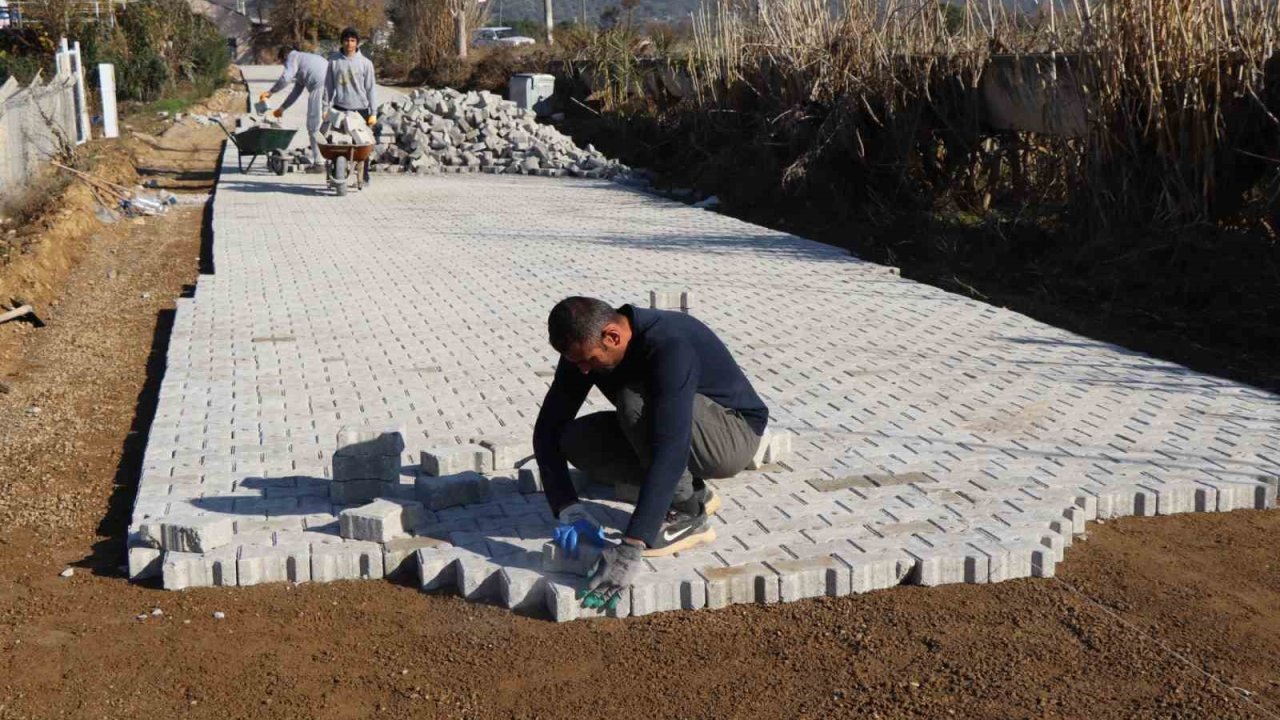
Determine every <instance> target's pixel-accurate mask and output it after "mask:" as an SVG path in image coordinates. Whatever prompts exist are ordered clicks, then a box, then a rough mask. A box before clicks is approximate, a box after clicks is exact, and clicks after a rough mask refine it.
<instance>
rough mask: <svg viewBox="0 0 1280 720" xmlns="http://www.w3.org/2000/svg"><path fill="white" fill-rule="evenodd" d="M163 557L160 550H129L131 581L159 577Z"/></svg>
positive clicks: (132, 548)
mask: <svg viewBox="0 0 1280 720" xmlns="http://www.w3.org/2000/svg"><path fill="white" fill-rule="evenodd" d="M162 555H163V553H162V551H161V550H160V549H159V548H151V547H131V548H129V579H130V580H146V579H147V578H153V577H157V576H159V575H160V573H161V567H162V565H163V560H162Z"/></svg>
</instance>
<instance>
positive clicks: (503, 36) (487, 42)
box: [471, 27, 536, 47]
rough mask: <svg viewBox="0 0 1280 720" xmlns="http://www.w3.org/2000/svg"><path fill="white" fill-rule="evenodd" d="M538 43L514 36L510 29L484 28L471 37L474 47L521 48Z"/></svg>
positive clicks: (524, 37) (522, 36)
mask: <svg viewBox="0 0 1280 720" xmlns="http://www.w3.org/2000/svg"><path fill="white" fill-rule="evenodd" d="M535 42H536V41H535V40H534V39H533V38H531V37H526V36H524V35H512V34H511V28H509V27H482V28H479V29H477V30H476V32H475V34H474V35H472V37H471V45H472V47H490V46H497V45H502V46H506V47H519V46H521V45H532V44H534V43H535Z"/></svg>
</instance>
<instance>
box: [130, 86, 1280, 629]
mask: <svg viewBox="0 0 1280 720" xmlns="http://www.w3.org/2000/svg"><path fill="white" fill-rule="evenodd" d="M251 79H253V80H254V81H255V85H254V88H253V92H254V94H256V92H257V91H258V84H257V81H259V80H262V79H269V78H267V76H266V75H264V74H263V73H261V72H257V71H252V72H251ZM292 119H293V121H294V122H297V123H300V122H301V118H300V117H296V118H292ZM224 167H225V164H224ZM213 222H214V246H213V249H214V263H215V274H213V275H204V276H201V278H200V281H199V285H198V289H197V292H196V294H195V297H194V299H190V300H182V301H180V305H179V310H178V314H177V321H176V324H175V327H174V330H173V338H172V341H171V346H170V350H169V358H168V369H167V372H166V376H165V380H164V384H163V387H162V389H161V393H160V404H159V408H158V411H157V415H156V418H155V422H154V425H153V427H152V431H151V437H150V440H149V444H148V448H147V455H146V467H145V470H144V473H143V477H142V482H141V486H140V489H139V493H138V500H137V504H136V506H135V508H134V529H135V530H138V531H141V530H143V529H144V526H152V527H154V526H155V525H157V524H158V523H160V522H162V521H163V520H164V519H166V518H175V517H177V518H183V517H191V516H193V515H195V516H198V517H200V518H203V519H205V520H209V521H216V520H219V519H225V518H230V519H231V520H232V521H233V522H234V528H235V530H236V533H235V535H234V536H232V537H231V538H229V540H227V541H225V542H223V543H222V544H221V545H220V546H218V547H216V548H214V549H212V550H209V551H208V552H205V553H202V554H197V553H184V552H177V551H176V550H168V551H164V552H163V557H160V556H161V554H162V553H161V551H159V550H151V549H147V548H141V547H139V548H135V549H134V550H132V551H131V561H132V563H131V564H132V566H133V569H134V570H135V571H137V572H140V573H145V572H148V571H154V570H155V569H156V568H157V566H158V565H163V569H164V582H165V584H166V586H168V587H182V586H186V585H202V584H237V583H242V584H248V583H249V582H257V581H259V580H261V579H263V578H264V577H267V578H268V579H269V578H270V577H271V574H270V573H265V574H264V570H263V568H262V564H261V563H262V559H263V558H267V559H268V560H270V559H273V558H274V559H275V560H278V561H279V562H280V563H281V567H282V568H283V570H282V572H285V573H286V574H287V576H288V577H292V578H294V579H296V580H305V579H307V578H312V579H328V578H334V577H347V576H350V577H359V576H372V577H377V576H381V575H383V574H384V573H386V572H388V571H390V570H391V569H393V568H394V567H396V566H398V565H399V564H400V562H401V561H402V560H405V559H406V556H410V555H412V554H413V552H414V551H415V550H419V549H420V550H421V552H419V553H418V554H417V558H416V559H415V558H414V557H408V559H407V562H409V563H410V564H411V565H412V564H413V563H414V562H417V561H419V560H420V561H421V562H422V563H423V569H422V570H421V574H422V580H423V582H424V585H425V586H426V587H430V588H434V587H440V586H456V587H457V589H458V590H459V591H461V592H462V593H464V594H465V595H467V596H468V597H471V598H476V599H487V600H491V601H496V602H501V603H504V604H506V605H508V606H510V607H517V608H543V607H545V608H547V609H548V610H549V611H550V612H551V614H552V615H553V616H554V617H556V618H557V619H570V618H573V617H577V616H579V615H580V614H588V611H581V613H580V612H579V611H578V610H577V609H576V605H575V603H574V602H573V600H572V592H573V588H574V586H575V585H576V583H577V582H578V580H577V579H575V578H572V577H568V576H564V575H559V574H544V573H543V572H542V570H541V563H540V550H541V547H542V545H543V543H544V542H545V541H546V538H547V536H548V534H549V530H550V514H549V512H548V511H547V509H546V505H545V502H544V500H543V498H542V496H541V495H536V494H535V495H522V494H520V493H519V492H518V489H517V487H516V483H515V482H514V481H512V480H509V479H505V478H497V479H495V480H494V481H493V486H492V487H493V497H492V500H491V501H490V502H488V503H485V504H481V505H469V506H465V507H462V508H454V509H450V510H442V511H440V512H438V513H430V514H429V515H430V517H429V518H428V521H429V524H428V525H425V526H424V530H423V534H424V535H427V536H434V537H424V538H422V539H415V540H411V541H407V542H402V543H400V544H398V545H396V546H395V547H390V546H389V547H387V548H383V547H380V546H378V545H373V544H370V543H357V542H352V541H342V540H341V538H339V537H337V535H336V532H337V522H336V515H335V513H336V512H337V511H339V510H340V509H341V508H339V507H335V506H333V505H332V504H330V501H329V499H328V485H329V481H328V477H329V475H330V457H331V454H332V452H333V450H334V448H335V444H336V435H337V432H338V430H339V429H340V428H341V427H343V426H347V425H370V424H371V425H396V426H399V427H401V428H403V430H404V432H405V441H406V444H407V446H408V447H407V449H406V451H405V454H404V457H403V465H404V466H405V469H404V477H403V479H402V482H401V484H400V487H399V488H398V489H396V488H392V490H391V492H392V493H393V494H394V493H395V492H402V493H403V494H404V495H405V496H406V497H408V496H411V495H412V493H413V489H412V483H413V480H414V478H413V474H414V472H415V471H414V467H415V466H416V464H417V461H418V453H419V451H420V450H423V449H426V448H428V447H439V446H447V445H455V444H465V443H468V442H470V441H471V439H472V438H474V437H478V436H490V437H492V436H500V435H509V434H515V435H521V436H527V435H528V434H529V433H530V431H531V426H532V422H533V419H534V417H535V415H536V412H537V408H538V404H539V402H540V400H541V396H542V394H543V392H544V391H545V388H546V387H547V384H548V382H549V379H550V374H551V370H552V368H553V367H554V363H555V359H556V358H555V357H554V355H553V353H552V351H551V350H550V348H549V347H547V344H546V342H545V338H544V323H545V316H546V312H547V310H548V309H549V308H550V307H551V305H552V304H553V303H554V302H555V301H556V300H558V299H560V298H561V297H564V296H566V295H569V294H588V295H596V296H599V297H601V298H605V299H607V300H609V301H611V302H615V303H619V304H620V303H624V302H632V303H639V304H642V305H647V301H648V294H649V291H650V290H654V289H658V290H666V289H670V290H682V289H689V290H692V291H693V292H694V299H695V301H694V303H693V308H692V310H691V312H692V313H693V314H694V315H696V316H697V317H698V318H700V319H702V320H703V321H705V322H706V323H707V324H708V325H710V326H711V327H712V328H713V329H715V330H716V331H717V332H718V333H720V335H721V336H722V337H723V338H724V339H725V341H726V342H727V344H728V345H729V347H730V348H731V350H732V351H733V352H734V353H735V355H736V356H737V358H738V359H739V361H740V363H741V364H742V365H743V367H744V369H746V371H747V373H748V374H749V375H750V377H751V379H752V381H753V383H755V386H756V388H757V389H758V390H759V391H760V393H761V394H762V395H763V396H764V398H765V399H766V401H767V402H768V403H769V405H770V407H771V409H772V412H773V422H772V427H773V428H775V429H783V430H786V431H790V432H791V433H793V434H794V452H793V454H792V456H791V457H790V458H789V459H787V460H786V461H785V463H783V464H781V465H775V466H772V467H767V468H765V469H764V470H763V471H761V472H754V473H747V474H744V475H742V476H740V477H739V478H735V479H733V480H729V481H723V482H721V483H720V484H719V490H720V492H721V494H722V496H723V497H724V499H725V507H724V509H723V510H722V511H721V512H720V513H719V514H718V515H717V516H716V517H715V518H714V519H715V524H716V527H717V532H718V536H719V539H718V541H717V542H716V543H715V544H714V545H712V546H710V547H707V548H705V549H699V550H697V551H694V552H690V553H685V554H682V555H679V556H676V557H672V558H666V559H661V560H654V561H652V562H651V563H650V567H649V570H651V572H650V573H648V574H647V575H646V576H645V577H644V578H643V579H642V580H641V582H640V583H638V585H637V586H636V588H635V590H634V592H633V593H632V596H631V597H630V598H628V602H625V603H623V604H622V605H621V606H620V607H619V608H618V609H617V610H616V611H615V614H624V615H625V614H644V613H647V612H652V611H655V610H667V609H677V608H682V607H684V608H695V607H703V606H712V607H716V606H722V605H725V604H729V603H737V602H758V601H775V600H784V601H785V600H794V599H798V598H802V597H809V596H814V595H823V594H847V593H851V592H864V591H867V590H872V589H877V588H884V587H889V586H892V585H895V584H898V583H900V582H912V583H919V584H926V585H933V584H941V583H953V582H989V581H992V582H993V581H999V580H1003V579H1008V578H1014V577H1025V576H1040V575H1050V574H1052V573H1053V570H1054V565H1055V563H1056V562H1057V561H1059V560H1061V558H1062V553H1063V549H1064V547H1065V546H1068V545H1070V544H1071V542H1072V539H1073V537H1078V536H1079V535H1080V534H1081V533H1083V532H1084V531H1085V523H1086V522H1088V521H1090V520H1093V519H1095V518H1096V517H1103V518H1109V517H1117V516H1124V515H1135V514H1136V515H1163V514H1171V513H1180V512H1191V511H1226V510H1233V509H1238V508H1255V507H1268V506H1271V505H1273V504H1274V501H1275V484H1274V483H1275V478H1276V477H1277V476H1278V475H1280V398H1277V397H1276V396H1274V395H1270V394H1267V393H1264V392H1261V391H1258V390H1256V389H1252V388H1249V387H1245V386H1241V385H1238V384H1236V383H1232V382H1228V381H1225V380H1220V379H1217V378H1213V377H1209V376H1205V375H1200V374H1197V373H1194V372H1192V371H1190V370H1188V369H1186V368H1183V367H1181V366H1178V365H1173V364H1170V363H1167V362H1162V361H1159V360H1153V359H1151V358H1148V357H1145V356H1143V355H1140V354H1137V353H1133V352H1129V351H1126V350H1123V349H1121V348H1117V347H1113V346H1110V345H1105V344H1102V343H1098V342H1094V341H1092V340H1088V339H1086V338H1082V337H1080V336H1077V335H1073V334H1071V333H1067V332H1064V331H1061V330H1058V329H1055V328H1052V327H1049V326H1046V325H1043V324H1041V323H1038V322H1035V321H1033V320H1030V319H1028V318H1026V317H1024V316H1022V315H1019V314H1017V313H1013V312H1009V311H1007V310H1003V309H1000V308H996V307H991V306H989V305H984V304H982V303H979V302H975V301H972V300H968V299H965V298H963V297H959V296H956V295H951V294H948V293H945V292H942V291H941V290H937V289H934V288H931V287H928V286H925V285H921V284H918V283H915V282H910V281H907V280H903V279H901V278H899V277H897V276H896V275H895V274H894V273H893V272H891V271H890V270H889V269H887V268H884V267H880V266H877V265H873V264H870V263H865V262H861V261H859V260H857V259H855V258H851V257H849V256H848V255H847V254H845V253H842V252H839V251H837V250H835V249H832V248H829V247H825V246H822V245H819V244H816V243H812V242H808V241H805V240H802V239H799V238H796V237H794V236H790V235H786V234H782V233H777V232H773V231H770V230H766V229H764V228H760V227H756V226H753V225H749V224H746V223H743V222H739V221H737V220H733V219H731V218H728V217H724V216H721V215H717V214H714V213H711V212H707V211H703V210H697V209H692V208H689V207H685V206H682V205H679V204H676V203H672V202H668V201H665V200H661V199H657V198H654V197H651V196H648V195H645V194H642V193H639V192H635V191H632V190H627V189H623V188H620V187H618V186H615V185H612V184H610V183H608V182H603V181H581V180H569V179H551V178H533V177H505V176H503V177H499V176H490V175H462V176H435V177H413V176H402V175H377V176H375V178H374V182H373V184H372V186H371V187H370V188H368V189H366V190H365V191H363V192H358V193H352V194H351V195H349V196H347V197H345V198H338V197H334V196H333V195H332V193H331V192H329V191H326V190H325V189H324V188H323V179H322V178H320V177H317V176H307V175H287V176H285V177H281V178H278V177H275V176H273V175H269V174H265V173H264V172H259V171H255V173H254V174H251V175H240V174H237V173H236V172H235V170H234V166H232V169H231V170H230V171H227V172H224V174H223V176H222V179H221V182H220V184H219V187H218V191H217V195H216V200H215V204H214V219H213ZM602 406H603V405H602V401H600V400H599V399H598V398H597V399H595V400H593V408H595V409H599V408H600V407H602ZM593 408H587V409H586V410H584V411H589V410H591V409H593ZM601 507H602V508H608V512H610V513H612V515H611V517H612V518H613V519H614V520H615V521H617V522H619V523H620V522H622V521H624V520H625V517H626V514H625V510H624V508H625V507H626V506H624V505H620V504H616V503H609V502H605V501H601ZM137 539H139V538H138V537H137V536H135V540H137ZM335 557H341V558H345V560H344V561H343V562H346V563H347V564H345V565H344V564H343V563H342V562H336V563H335V561H334V558H335ZM335 568H336V569H335ZM343 568H346V569H345V570H344V569H343Z"/></svg>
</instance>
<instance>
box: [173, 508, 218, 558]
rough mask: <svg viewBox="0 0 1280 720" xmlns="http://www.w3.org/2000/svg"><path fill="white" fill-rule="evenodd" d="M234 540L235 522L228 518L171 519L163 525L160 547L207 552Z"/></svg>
mask: <svg viewBox="0 0 1280 720" xmlns="http://www.w3.org/2000/svg"><path fill="white" fill-rule="evenodd" d="M234 536H235V518H234V517H232V516H229V515H194V516H171V517H167V518H164V519H163V520H161V522H160V547H162V548H164V549H165V550H172V551H176V552H184V553H187V552H189V553H202V552H208V551H210V550H213V549H215V548H218V547H221V546H223V545H226V544H227V543H229V542H231V539H232V538H233V537H234Z"/></svg>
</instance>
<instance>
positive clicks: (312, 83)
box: [258, 45, 329, 172]
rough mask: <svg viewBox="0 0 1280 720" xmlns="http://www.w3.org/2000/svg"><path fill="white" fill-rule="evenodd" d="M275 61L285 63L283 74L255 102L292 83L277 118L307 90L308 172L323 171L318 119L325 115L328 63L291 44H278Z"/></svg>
mask: <svg viewBox="0 0 1280 720" xmlns="http://www.w3.org/2000/svg"><path fill="white" fill-rule="evenodd" d="M276 58H277V59H278V60H279V61H280V62H282V63H284V72H282V73H280V79H279V80H276V83H275V84H274V85H272V86H271V89H270V90H267V91H266V92H264V93H262V94H261V95H259V96H258V99H259V100H261V101H262V102H264V103H265V102H266V101H267V98H269V97H271V95H272V94H273V93H277V92H280V91H281V90H283V89H284V88H285V86H286V85H288V84H289V83H293V90H292V91H291V92H290V93H289V96H288V97H286V98H285V99H284V102H282V103H280V107H278V108H276V109H275V110H274V111H272V113H271V114H272V115H274V116H275V117H276V118H277V119H278V118H280V117H281V116H283V115H284V111H285V110H288V109H289V108H290V107H292V106H293V104H294V103H295V102H297V101H298V98H299V97H301V96H302V91H303V90H306V91H307V135H308V136H309V137H310V138H311V167H309V168H307V172H323V171H324V170H323V168H322V167H321V166H320V148H319V144H320V119H321V116H322V115H323V114H324V83H325V79H326V78H327V77H328V76H329V63H328V61H326V60H325V59H324V58H322V57H320V56H319V55H316V54H315V53H306V52H302V51H301V50H298V48H297V47H294V46H292V45H281V46H280V50H279V51H278V52H277V53H276Z"/></svg>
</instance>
